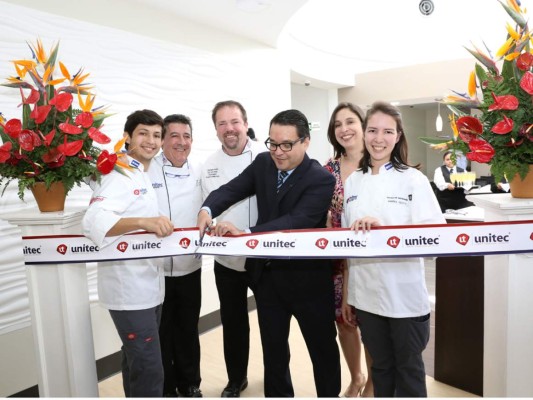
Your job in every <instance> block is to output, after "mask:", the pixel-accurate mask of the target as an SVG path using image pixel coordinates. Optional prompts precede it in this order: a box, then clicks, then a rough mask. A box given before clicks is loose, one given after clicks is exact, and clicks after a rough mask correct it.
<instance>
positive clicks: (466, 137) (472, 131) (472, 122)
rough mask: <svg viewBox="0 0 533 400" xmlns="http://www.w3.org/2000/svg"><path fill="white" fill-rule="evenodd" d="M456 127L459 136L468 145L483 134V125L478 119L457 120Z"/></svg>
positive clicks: (465, 118) (467, 117)
mask: <svg viewBox="0 0 533 400" xmlns="http://www.w3.org/2000/svg"><path fill="white" fill-rule="evenodd" d="M456 126H457V130H458V132H459V136H461V139H463V141H465V142H466V143H468V142H470V141H471V140H472V139H475V138H476V137H477V136H478V135H481V134H482V133H483V125H482V124H481V121H480V120H479V119H477V118H476V117H471V116H466V117H461V118H459V119H458V120H457V122H456Z"/></svg>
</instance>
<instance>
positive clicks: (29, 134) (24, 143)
mask: <svg viewBox="0 0 533 400" xmlns="http://www.w3.org/2000/svg"><path fill="white" fill-rule="evenodd" d="M18 142H19V145H20V148H21V149H22V150H26V151H33V149H34V148H35V147H37V146H40V145H41V138H40V137H39V135H37V134H36V133H35V132H34V131H30V130H29V129H24V130H23V131H22V132H20V135H19V137H18Z"/></svg>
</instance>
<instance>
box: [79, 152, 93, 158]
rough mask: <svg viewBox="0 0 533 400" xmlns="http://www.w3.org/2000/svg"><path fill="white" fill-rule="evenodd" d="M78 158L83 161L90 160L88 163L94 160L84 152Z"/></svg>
mask: <svg viewBox="0 0 533 400" xmlns="http://www.w3.org/2000/svg"><path fill="white" fill-rule="evenodd" d="M78 157H79V158H81V159H82V160H88V161H90V160H92V159H93V158H92V157H91V156H90V155H88V154H87V153H85V152H84V151H83V150H82V151H81V152H80V153H79V154H78Z"/></svg>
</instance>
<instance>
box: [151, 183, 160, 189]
mask: <svg viewBox="0 0 533 400" xmlns="http://www.w3.org/2000/svg"><path fill="white" fill-rule="evenodd" d="M152 187H153V188H154V189H161V188H162V187H163V184H162V183H159V182H152Z"/></svg>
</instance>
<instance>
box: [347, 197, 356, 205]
mask: <svg viewBox="0 0 533 400" xmlns="http://www.w3.org/2000/svg"><path fill="white" fill-rule="evenodd" d="M354 200H357V195H354V196H350V197H348V198H347V199H346V204H348V203H350V202H352V201H354Z"/></svg>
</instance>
